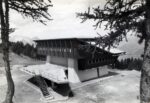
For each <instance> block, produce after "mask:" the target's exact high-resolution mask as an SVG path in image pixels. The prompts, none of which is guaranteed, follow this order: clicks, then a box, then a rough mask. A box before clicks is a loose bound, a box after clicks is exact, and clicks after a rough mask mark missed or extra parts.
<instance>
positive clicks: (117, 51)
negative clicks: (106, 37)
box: [105, 48, 125, 54]
mask: <svg viewBox="0 0 150 103" xmlns="http://www.w3.org/2000/svg"><path fill="white" fill-rule="evenodd" d="M105 50H106V51H108V52H110V53H112V54H125V52H124V51H121V50H119V49H116V48H110V49H105Z"/></svg>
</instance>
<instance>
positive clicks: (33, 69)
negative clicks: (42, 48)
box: [22, 63, 68, 84]
mask: <svg viewBox="0 0 150 103" xmlns="http://www.w3.org/2000/svg"><path fill="white" fill-rule="evenodd" d="M66 69H67V68H66V67H64V66H59V65H54V64H49V63H46V64H42V65H33V66H28V67H24V68H23V69H22V71H24V72H26V73H28V74H30V75H41V76H42V77H44V78H46V79H49V80H51V81H53V82H56V83H58V84H61V83H66V82H68V79H67V77H66V75H65V72H64V70H66Z"/></svg>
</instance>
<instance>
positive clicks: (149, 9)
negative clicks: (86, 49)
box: [77, 0, 150, 103]
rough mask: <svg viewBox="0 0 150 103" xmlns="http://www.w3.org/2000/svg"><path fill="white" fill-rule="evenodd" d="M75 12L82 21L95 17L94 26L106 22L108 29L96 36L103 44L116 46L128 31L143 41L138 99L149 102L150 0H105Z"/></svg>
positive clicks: (145, 102)
mask: <svg viewBox="0 0 150 103" xmlns="http://www.w3.org/2000/svg"><path fill="white" fill-rule="evenodd" d="M77 15H78V16H79V17H80V18H81V19H82V20H83V21H86V20H88V19H93V20H95V22H96V27H101V26H102V25H103V23H106V25H105V27H106V29H109V30H110V32H109V33H108V34H107V35H105V36H100V37H99V38H98V39H99V42H98V43H99V44H100V45H102V46H104V47H111V46H115V45H117V44H118V43H119V42H121V41H122V40H123V39H127V35H128V33H129V32H136V36H138V37H139V38H140V40H139V43H141V42H142V41H144V42H145V48H144V57H143V64H142V70H141V82H140V99H141V103H150V0H107V2H106V4H105V6H104V7H103V8H100V7H96V8H92V10H91V8H89V9H88V11H86V12H84V13H78V14H77Z"/></svg>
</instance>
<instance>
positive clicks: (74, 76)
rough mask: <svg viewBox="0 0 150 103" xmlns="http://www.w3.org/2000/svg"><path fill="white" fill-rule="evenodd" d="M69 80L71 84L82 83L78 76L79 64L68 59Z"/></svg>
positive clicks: (74, 60)
mask: <svg viewBox="0 0 150 103" xmlns="http://www.w3.org/2000/svg"><path fill="white" fill-rule="evenodd" d="M68 80H69V82H70V83H79V82H81V80H80V78H79V75H78V62H77V60H76V59H72V58H69V59H68Z"/></svg>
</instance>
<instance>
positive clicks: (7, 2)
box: [0, 0, 52, 103]
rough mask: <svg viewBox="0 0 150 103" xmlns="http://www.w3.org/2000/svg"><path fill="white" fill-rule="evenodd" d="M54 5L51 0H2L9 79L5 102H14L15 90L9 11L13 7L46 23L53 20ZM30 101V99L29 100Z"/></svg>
mask: <svg viewBox="0 0 150 103" xmlns="http://www.w3.org/2000/svg"><path fill="white" fill-rule="evenodd" d="M50 6H52V4H51V1H50V0H0V27H1V39H2V51H3V59H4V65H5V71H6V79H7V85H8V87H7V93H6V98H5V101H4V103H13V102H12V99H13V96H14V92H15V87H14V82H13V79H12V75H11V71H10V70H11V69H10V62H9V47H10V43H9V33H10V31H9V30H10V27H9V17H10V16H11V15H9V11H10V9H13V10H15V11H17V12H18V13H21V14H22V15H23V16H25V17H31V18H33V20H34V21H38V22H41V23H43V24H45V20H51V19H50V14H49V13H48V8H49V7H50ZM29 102H30V101H29Z"/></svg>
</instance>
